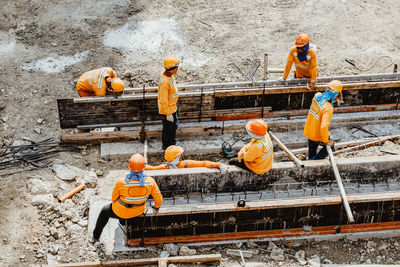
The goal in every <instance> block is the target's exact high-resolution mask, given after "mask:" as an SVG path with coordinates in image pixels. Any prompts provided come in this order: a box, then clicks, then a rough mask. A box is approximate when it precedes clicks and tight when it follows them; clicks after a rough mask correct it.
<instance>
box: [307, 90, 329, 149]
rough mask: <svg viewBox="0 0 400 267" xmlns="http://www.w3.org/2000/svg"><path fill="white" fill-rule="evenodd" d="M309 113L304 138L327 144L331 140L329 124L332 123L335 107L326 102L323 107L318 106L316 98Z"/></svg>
mask: <svg viewBox="0 0 400 267" xmlns="http://www.w3.org/2000/svg"><path fill="white" fill-rule="evenodd" d="M320 94H321V93H316V94H315V95H314V98H313V100H312V102H311V106H310V110H309V111H308V116H307V121H306V124H305V126H304V136H305V137H307V138H308V139H310V140H312V141H315V142H323V143H327V142H328V140H329V124H330V123H331V119H332V114H333V107H332V103H330V102H329V101H326V102H325V103H324V104H323V105H322V106H320V105H319V104H318V102H317V101H316V100H315V97H316V96H318V95H320Z"/></svg>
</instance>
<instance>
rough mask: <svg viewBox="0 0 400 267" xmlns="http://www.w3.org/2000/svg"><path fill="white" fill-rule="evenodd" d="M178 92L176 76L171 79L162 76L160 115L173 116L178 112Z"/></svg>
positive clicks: (159, 88)
mask: <svg viewBox="0 0 400 267" xmlns="http://www.w3.org/2000/svg"><path fill="white" fill-rule="evenodd" d="M177 102H178V90H177V87H176V82H175V78H174V75H172V76H171V77H168V76H166V75H165V74H164V73H163V74H161V78H160V82H159V84H158V113H159V114H163V115H167V116H169V115H171V114H172V113H175V112H176V110H177V107H176V103H177Z"/></svg>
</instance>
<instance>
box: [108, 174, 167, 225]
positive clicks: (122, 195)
mask: <svg viewBox="0 0 400 267" xmlns="http://www.w3.org/2000/svg"><path fill="white" fill-rule="evenodd" d="M144 181H145V182H144V186H140V182H139V181H136V180H129V182H127V181H126V178H121V179H119V180H118V181H117V183H116V184H115V186H114V189H113V192H112V197H111V200H112V202H113V203H112V209H113V211H114V213H115V214H116V215H117V216H118V217H120V218H122V219H130V218H133V217H136V216H139V215H141V214H143V213H144V210H145V206H146V200H147V198H148V197H149V195H151V196H152V197H153V199H154V206H155V207H160V206H161V204H162V202H163V199H162V195H161V192H160V189H158V186H157V183H156V182H155V181H154V179H153V178H151V177H145V180H144ZM127 206H130V207H127Z"/></svg>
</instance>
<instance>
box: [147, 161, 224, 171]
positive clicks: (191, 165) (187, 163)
mask: <svg viewBox="0 0 400 267" xmlns="http://www.w3.org/2000/svg"><path fill="white" fill-rule="evenodd" d="M220 166H221V163H220V162H213V161H208V160H204V161H198V160H182V161H181V162H179V164H178V166H177V167H178V168H179V169H180V168H196V167H206V168H219V167H220ZM164 169H169V168H168V167H167V164H165V163H163V164H160V165H157V166H151V165H146V167H145V170H148V171H150V170H164Z"/></svg>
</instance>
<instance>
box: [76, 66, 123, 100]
mask: <svg viewBox="0 0 400 267" xmlns="http://www.w3.org/2000/svg"><path fill="white" fill-rule="evenodd" d="M124 88H125V86H124V82H123V81H122V80H121V79H120V78H117V74H116V73H115V71H114V70H113V69H112V68H109V67H103V68H100V69H95V70H90V71H87V72H85V73H84V74H82V75H81V77H79V79H78V82H77V83H76V90H77V92H78V94H79V96H82V97H88V96H105V95H106V94H107V92H108V91H109V92H111V91H114V93H120V92H122V91H123V90H124Z"/></svg>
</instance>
